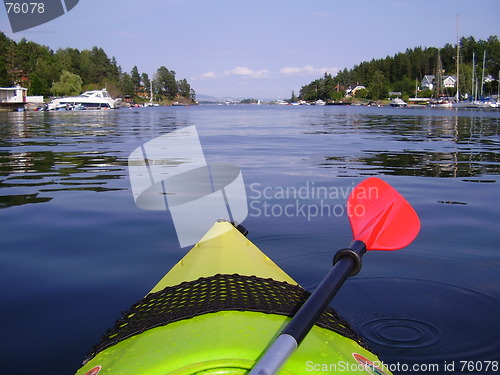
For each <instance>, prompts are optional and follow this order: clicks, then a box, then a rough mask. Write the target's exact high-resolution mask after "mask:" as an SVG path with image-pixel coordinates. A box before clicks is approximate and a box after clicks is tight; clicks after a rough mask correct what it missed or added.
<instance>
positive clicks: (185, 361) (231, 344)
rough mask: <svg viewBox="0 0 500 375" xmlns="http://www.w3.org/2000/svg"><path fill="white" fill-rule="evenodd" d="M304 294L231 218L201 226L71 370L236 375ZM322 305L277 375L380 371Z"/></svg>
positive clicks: (256, 356) (357, 340) (344, 325)
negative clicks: (194, 241) (180, 255)
mask: <svg viewBox="0 0 500 375" xmlns="http://www.w3.org/2000/svg"><path fill="white" fill-rule="evenodd" d="M308 296H309V293H308V292H306V291H305V290H304V289H302V288H301V287H300V286H299V285H297V283H296V282H295V281H294V280H293V279H292V278H291V277H290V276H289V275H287V274H286V273H285V272H284V271H283V270H281V269H280V268H279V267H278V266H277V265H276V264H275V263H274V262H273V261H272V260H271V259H269V258H268V257H267V256H266V255H265V254H264V253H262V252H261V251H260V250H259V249H258V248H257V247H256V246H255V245H254V244H253V243H252V242H251V241H250V240H248V239H247V238H246V237H245V236H244V235H243V234H242V233H240V231H239V230H238V229H236V228H235V227H234V226H233V225H232V224H231V223H229V222H225V221H220V222H217V223H215V224H214V226H213V227H212V228H211V229H210V230H209V231H208V232H207V234H206V235H205V236H204V237H203V238H202V239H201V240H200V242H199V243H198V244H196V245H195V246H194V247H193V248H192V249H191V250H190V251H189V253H188V254H186V255H185V256H184V258H182V259H181V261H180V262H179V263H177V264H176V265H175V266H174V267H173V268H172V269H171V270H170V271H169V272H168V273H167V274H166V275H165V276H164V277H163V278H162V279H161V280H160V282H159V283H158V284H157V285H156V286H155V287H154V288H153V289H152V290H151V291H150V292H149V293H148V294H147V295H146V297H145V298H144V299H143V300H141V301H140V302H138V303H137V304H135V305H134V306H132V308H131V309H130V310H129V311H127V312H126V313H124V314H123V316H122V317H121V318H120V319H119V320H118V321H117V322H116V324H115V327H114V328H113V329H111V330H110V331H108V333H107V334H106V335H105V336H104V337H103V339H102V340H101V342H100V343H99V344H97V345H96V346H95V347H94V349H93V350H92V352H91V353H90V355H89V357H88V358H87V359H86V361H85V362H84V365H83V367H81V368H80V370H79V371H78V372H77V375H97V374H100V375H101V374H148V375H160V374H161V375H165V374H175V375H181V374H204V375H209V374H246V373H248V372H249V371H250V370H251V369H252V367H253V366H254V365H255V363H256V362H257V361H258V359H259V358H260V357H261V356H262V353H263V350H264V349H265V348H267V347H269V345H270V344H271V343H272V342H273V341H274V340H275V338H276V337H277V335H278V334H279V333H280V332H281V331H282V329H283V327H284V326H285V325H286V324H287V323H288V322H289V321H290V319H291V316H293V315H294V314H295V313H296V312H297V310H298V309H299V308H300V306H301V305H302V304H303V303H304V301H305V300H306V299H307V297H308ZM377 363H380V362H379V359H378V358H377V357H376V356H375V355H374V354H372V353H371V352H369V351H368V350H367V349H365V348H364V347H363V343H362V341H361V339H360V338H359V337H358V336H357V335H356V334H355V333H354V332H353V331H352V330H351V328H350V327H349V325H348V323H347V322H345V321H344V320H343V319H342V318H341V317H339V316H338V314H337V313H336V312H335V310H333V309H327V310H325V312H323V314H322V315H321V317H320V318H319V320H318V322H317V323H316V325H314V327H313V328H312V329H311V331H310V332H309V334H308V335H307V336H306V337H305V339H304V340H303V342H302V344H301V345H300V346H299V347H298V349H297V350H296V351H295V352H294V353H293V354H292V356H291V357H290V358H289V359H288V361H287V362H286V363H285V365H284V366H283V367H282V368H281V370H280V374H304V373H309V372H314V373H330V374H331V373H332V372H335V371H339V372H343V371H345V372H347V373H349V374H358V373H359V374H366V373H367V372H368V373H372V374H373V373H376V374H387V373H389V372H388V371H387V370H385V371H383V370H382V369H380V368H379V367H377V366H376V364H377Z"/></svg>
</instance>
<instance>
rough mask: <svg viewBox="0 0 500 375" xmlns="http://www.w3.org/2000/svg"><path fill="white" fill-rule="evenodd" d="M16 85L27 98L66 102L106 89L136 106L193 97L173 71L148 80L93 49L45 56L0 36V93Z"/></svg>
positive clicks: (28, 44)
mask: <svg viewBox="0 0 500 375" xmlns="http://www.w3.org/2000/svg"><path fill="white" fill-rule="evenodd" d="M17 84H19V85H21V86H23V87H26V88H28V95H43V96H46V97H47V96H70V95H78V94H80V93H81V92H83V91H86V90H95V89H102V88H107V90H108V91H109V93H110V94H111V96H113V97H115V98H117V97H122V98H123V97H128V98H131V100H133V101H135V102H138V103H141V102H145V101H149V100H150V97H151V91H152V94H153V100H154V101H156V102H161V103H165V104H167V103H172V102H180V103H185V104H190V103H193V102H194V101H195V98H196V93H195V91H194V90H193V89H192V88H191V86H190V84H189V83H188V82H187V80H186V79H179V80H178V79H177V78H176V73H175V71H173V70H169V69H167V68H166V67H165V66H161V67H159V68H158V70H157V71H156V73H155V74H154V77H149V76H148V74H147V73H141V72H139V70H138V68H137V66H134V67H133V68H132V70H131V72H130V73H129V72H124V71H123V70H122V68H121V67H120V66H119V65H118V63H117V61H116V59H115V58H114V57H112V58H109V57H108V56H107V54H106V52H105V51H104V50H103V49H102V48H99V47H93V48H92V49H91V50H82V51H79V50H78V49H75V48H65V49H58V50H57V51H55V52H54V51H53V50H51V49H50V48H49V47H47V46H43V45H40V44H37V43H34V42H30V41H27V40H26V39H24V38H23V39H22V40H21V41H19V42H17V43H16V42H15V41H13V40H11V39H10V38H8V37H7V36H6V35H5V34H4V33H2V32H0V87H10V86H13V85H17Z"/></svg>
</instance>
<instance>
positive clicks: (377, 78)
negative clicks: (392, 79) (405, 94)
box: [368, 70, 389, 100]
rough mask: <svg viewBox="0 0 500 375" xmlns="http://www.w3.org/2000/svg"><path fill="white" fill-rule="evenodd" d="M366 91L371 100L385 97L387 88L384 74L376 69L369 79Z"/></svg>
mask: <svg viewBox="0 0 500 375" xmlns="http://www.w3.org/2000/svg"><path fill="white" fill-rule="evenodd" d="M368 91H369V92H370V98H371V99H373V100H380V99H385V98H387V95H388V91H389V90H388V89H387V86H386V84H385V76H384V73H382V72H381V71H380V70H377V71H376V72H375V73H374V74H373V76H372V77H371V79H370V82H369V84H368Z"/></svg>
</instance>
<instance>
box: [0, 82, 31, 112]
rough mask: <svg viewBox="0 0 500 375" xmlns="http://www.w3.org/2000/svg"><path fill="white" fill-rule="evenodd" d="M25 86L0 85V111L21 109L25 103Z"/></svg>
mask: <svg viewBox="0 0 500 375" xmlns="http://www.w3.org/2000/svg"><path fill="white" fill-rule="evenodd" d="M27 91H28V89H27V88H24V87H21V86H19V85H17V86H16V87H0V111H15V110H22V109H24V106H25V104H26V92H27Z"/></svg>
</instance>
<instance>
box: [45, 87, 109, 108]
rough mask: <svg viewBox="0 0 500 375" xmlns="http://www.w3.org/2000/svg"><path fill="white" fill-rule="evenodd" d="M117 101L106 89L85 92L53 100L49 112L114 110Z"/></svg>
mask: <svg viewBox="0 0 500 375" xmlns="http://www.w3.org/2000/svg"><path fill="white" fill-rule="evenodd" d="M114 108H116V103H115V100H114V99H113V98H112V97H111V95H109V93H108V91H107V90H106V89H102V90H91V91H85V92H84V93H82V94H80V95H78V96H68V97H64V98H57V99H54V100H52V101H51V102H50V103H49V104H48V106H47V110H74V109H114Z"/></svg>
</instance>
